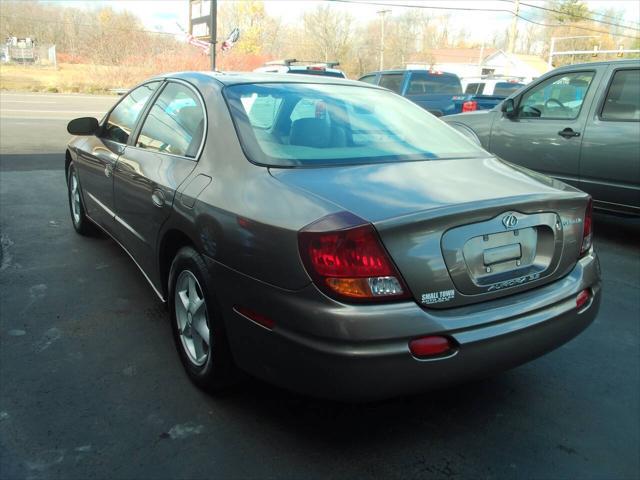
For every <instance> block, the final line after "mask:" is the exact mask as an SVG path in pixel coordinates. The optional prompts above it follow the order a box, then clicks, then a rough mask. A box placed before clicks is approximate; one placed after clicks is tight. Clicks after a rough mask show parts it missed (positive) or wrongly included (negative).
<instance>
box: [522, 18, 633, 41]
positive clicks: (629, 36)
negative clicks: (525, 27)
mask: <svg viewBox="0 0 640 480" xmlns="http://www.w3.org/2000/svg"><path fill="white" fill-rule="evenodd" d="M516 16H517V17H518V18H519V19H521V20H524V21H525V22H529V23H533V24H535V25H540V26H541V27H549V28H554V27H568V28H575V29H578V30H586V31H587V32H596V33H602V34H603V35H611V36H612V37H626V38H633V39H634V40H635V39H637V38H638V36H637V35H625V34H624V33H611V32H605V31H604V30H597V29H595V28H589V27H582V26H580V25H551V24H548V23H541V22H536V21H535V20H531V19H529V18H525V17H523V16H522V15H516Z"/></svg>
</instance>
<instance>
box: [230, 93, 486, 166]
mask: <svg viewBox="0 0 640 480" xmlns="http://www.w3.org/2000/svg"><path fill="white" fill-rule="evenodd" d="M224 95H225V97H226V99H227V101H228V104H229V107H230V111H231V114H232V117H233V119H234V122H235V125H236V128H237V131H238V135H239V137H240V141H241V143H242V145H243V148H244V151H245V153H246V154H247V156H248V157H249V159H250V160H251V161H253V162H254V163H258V164H262V165H268V166H280V167H291V166H327V165H345V164H363V163H379V162H393V161H411V160H437V159H454V158H472V157H482V156H486V155H487V154H486V152H485V151H484V150H482V149H481V148H480V147H478V146H476V145H475V144H474V143H473V142H471V141H469V140H468V139H467V138H465V137H464V136H463V135H461V134H460V133H458V132H457V131H455V130H454V129H452V128H450V127H449V126H447V125H446V124H444V123H443V122H441V121H440V120H438V119H437V118H435V117H434V116H433V115H431V114H429V113H427V112H426V111H425V110H423V109H422V108H420V107H419V106H417V105H415V104H414V103H413V102H410V101H409V100H406V99H404V98H402V97H400V96H398V95H395V94H393V93H391V92H388V91H385V90H380V89H377V88H369V87H360V86H350V85H329V84H314V83H309V84H305V83H263V84H242V85H233V86H229V87H226V88H225V89H224Z"/></svg>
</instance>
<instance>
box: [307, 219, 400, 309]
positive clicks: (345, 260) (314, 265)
mask: <svg viewBox="0 0 640 480" xmlns="http://www.w3.org/2000/svg"><path fill="white" fill-rule="evenodd" d="M298 243H299V248H300V256H301V257H302V261H303V262H304V265H305V267H306V269H307V271H308V272H309V274H310V275H311V278H312V279H313V280H314V282H315V284H316V285H317V286H318V287H319V288H320V289H322V290H323V291H324V292H325V293H328V294H329V295H330V296H332V297H336V298H339V299H346V300H351V301H376V300H391V299H393V300H397V299H401V298H402V299H403V298H409V296H410V294H409V291H408V289H407V288H406V286H405V285H404V282H403V281H402V278H401V277H400V274H399V273H398V271H397V269H396V267H395V266H394V265H393V262H392V261H391V258H389V255H388V253H387V252H386V250H385V249H384V247H383V246H382V243H381V242H380V238H379V237H378V234H377V232H376V231H375V229H374V228H373V226H372V225H371V224H369V223H367V222H365V221H364V220H362V219H361V218H358V217H356V216H355V215H352V214H349V213H347V212H342V213H339V214H335V215H329V216H328V217H324V218H322V219H320V220H319V221H317V222H314V223H312V224H311V225H309V226H307V227H305V228H304V229H303V230H301V231H300V233H299V234H298Z"/></svg>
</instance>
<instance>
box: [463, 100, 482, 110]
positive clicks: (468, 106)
mask: <svg viewBox="0 0 640 480" xmlns="http://www.w3.org/2000/svg"><path fill="white" fill-rule="evenodd" d="M476 110H478V102H476V101H475V100H469V101H467V102H464V103H463V104H462V113H464V112H475V111H476Z"/></svg>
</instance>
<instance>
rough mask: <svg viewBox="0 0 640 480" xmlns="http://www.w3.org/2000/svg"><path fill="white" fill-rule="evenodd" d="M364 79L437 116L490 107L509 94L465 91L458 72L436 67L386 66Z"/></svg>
mask: <svg viewBox="0 0 640 480" xmlns="http://www.w3.org/2000/svg"><path fill="white" fill-rule="evenodd" d="M360 81H362V82H366V83H370V84H373V85H379V86H381V87H384V88H388V89H389V90H392V91H394V92H396V93H398V94H400V95H402V96H403V97H406V98H408V99H409V100H411V101H412V102H414V103H416V104H418V105H420V106H421V107H422V108H424V109H425V110H427V111H428V112H429V113H432V114H434V115H435V116H436V117H442V116H444V115H452V114H454V113H463V112H472V111H475V110H484V109H490V108H493V107H495V106H496V105H498V104H499V103H500V102H501V101H502V100H504V99H505V98H506V95H505V96H495V95H471V94H464V93H463V92H462V85H461V83H460V79H459V78H458V76H457V75H455V74H453V73H446V72H440V71H434V70H385V71H382V72H373V73H368V74H367V75H365V76H363V77H361V78H360Z"/></svg>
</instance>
